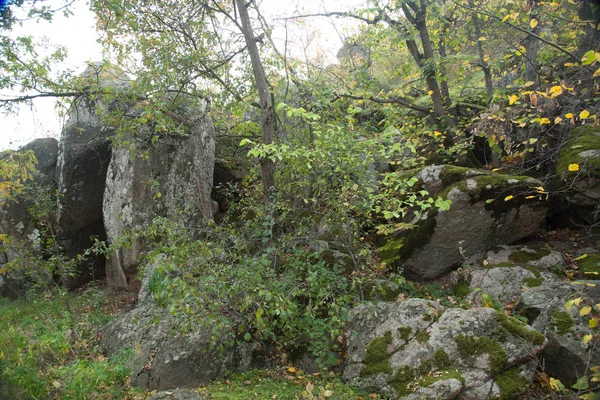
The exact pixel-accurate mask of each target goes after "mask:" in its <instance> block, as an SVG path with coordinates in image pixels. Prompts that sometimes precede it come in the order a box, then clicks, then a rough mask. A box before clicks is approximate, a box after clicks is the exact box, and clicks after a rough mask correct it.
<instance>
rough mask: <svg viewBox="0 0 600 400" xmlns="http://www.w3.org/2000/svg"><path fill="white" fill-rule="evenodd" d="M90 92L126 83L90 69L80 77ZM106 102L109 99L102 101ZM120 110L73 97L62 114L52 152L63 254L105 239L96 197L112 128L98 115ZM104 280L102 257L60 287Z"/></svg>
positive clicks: (107, 71) (118, 74)
mask: <svg viewBox="0 0 600 400" xmlns="http://www.w3.org/2000/svg"><path fill="white" fill-rule="evenodd" d="M82 79H85V80H86V82H88V83H89V84H90V85H93V87H94V88H102V89H103V90H106V91H109V92H118V91H122V90H126V89H127V87H128V85H127V80H126V78H125V77H124V74H123V73H122V72H120V71H118V70H115V69H111V68H105V67H103V66H102V65H99V64H95V65H90V66H89V67H88V68H87V69H86V71H85V72H84V73H83V76H82ZM107 98H113V97H112V96H111V97H107ZM120 106H122V105H121V104H120V103H119V102H118V101H117V100H104V97H102V96H99V98H92V97H91V96H82V97H80V98H78V99H77V100H76V101H75V103H74V104H73V106H72V107H71V109H70V110H69V112H68V115H67V122H66V123H65V126H64V128H63V132H62V135H61V140H60V145H59V150H58V166H57V172H56V181H57V184H58V193H59V197H58V212H57V225H58V229H57V233H58V237H59V243H60V244H61V246H62V247H63V248H64V249H65V252H66V254H67V255H68V256H71V257H75V256H77V255H78V254H82V253H83V252H84V251H85V249H87V248H89V247H90V246H91V245H92V244H93V240H92V239H91V237H92V236H94V237H97V238H99V239H100V240H104V239H105V233H104V224H103V222H102V199H103V195H104V185H105V181H106V171H107V169H108V164H109V162H110V157H111V148H110V137H111V136H112V135H113V134H114V129H112V128H110V127H108V126H107V124H106V123H105V122H104V121H103V120H102V112H103V111H104V110H106V109H109V110H110V109H115V108H117V107H120ZM103 276H104V258H103V257H98V258H95V259H90V260H89V261H88V262H85V263H82V264H81V265H80V267H79V270H78V271H77V272H76V276H74V277H72V278H71V279H68V280H67V281H66V282H65V283H66V285H67V286H68V287H71V288H74V287H78V286H80V285H81V284H83V283H85V282H87V281H90V280H93V279H98V278H101V277H103Z"/></svg>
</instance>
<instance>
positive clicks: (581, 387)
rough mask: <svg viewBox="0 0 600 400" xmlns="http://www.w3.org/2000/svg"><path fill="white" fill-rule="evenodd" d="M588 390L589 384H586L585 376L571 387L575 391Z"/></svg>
mask: <svg viewBox="0 0 600 400" xmlns="http://www.w3.org/2000/svg"><path fill="white" fill-rule="evenodd" d="M588 388H589V384H588V380H587V376H582V377H581V378H579V379H578V380H577V382H575V384H574V385H573V389H577V390H587V389H588Z"/></svg>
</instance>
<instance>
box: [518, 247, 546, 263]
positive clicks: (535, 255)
mask: <svg viewBox="0 0 600 400" xmlns="http://www.w3.org/2000/svg"><path fill="white" fill-rule="evenodd" d="M550 253H551V251H550V250H548V249H535V250H532V251H526V250H521V251H516V252H514V253H512V254H511V255H509V256H508V259H509V260H510V261H511V262H513V263H516V264H528V263H530V262H532V261H537V260H540V259H542V258H544V257H546V256H547V255H549V254H550Z"/></svg>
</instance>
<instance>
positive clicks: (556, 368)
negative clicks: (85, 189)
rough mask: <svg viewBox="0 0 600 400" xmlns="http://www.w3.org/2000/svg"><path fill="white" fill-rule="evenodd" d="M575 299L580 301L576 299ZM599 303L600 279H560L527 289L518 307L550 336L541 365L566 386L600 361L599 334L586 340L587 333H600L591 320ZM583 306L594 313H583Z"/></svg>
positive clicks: (519, 310) (594, 316) (517, 309)
mask: <svg viewBox="0 0 600 400" xmlns="http://www.w3.org/2000/svg"><path fill="white" fill-rule="evenodd" d="M575 299H579V300H577V301H576V302H573V300H575ZM568 302H570V304H568ZM598 303H600V281H585V283H581V282H556V283H549V284H543V285H541V286H539V287H535V288H532V289H529V290H527V291H526V292H524V293H523V294H522V296H521V300H520V303H519V304H518V305H517V307H516V311H517V313H518V314H519V315H522V316H524V317H526V318H527V319H528V321H529V324H530V325H531V326H532V327H534V328H535V329H537V330H539V331H540V332H542V333H543V334H544V335H545V336H546V337H547V338H548V341H549V342H548V345H547V346H546V348H545V349H544V351H543V352H542V354H541V359H540V362H541V365H543V366H544V367H545V372H546V373H547V374H548V375H549V376H551V377H553V378H557V379H559V380H560V381H561V382H562V383H563V384H565V385H572V384H574V383H575V382H577V379H578V378H579V377H581V376H583V375H584V374H586V373H589V367H593V366H595V365H597V364H598V360H600V348H599V347H598V339H597V336H596V338H595V339H592V340H591V341H590V342H589V343H588V344H584V343H583V337H584V336H585V335H594V334H596V335H597V332H594V331H593V330H592V329H591V328H590V327H589V321H590V319H592V318H598V316H599V315H600V314H599V311H600V310H598V308H597V306H596V304H598ZM583 307H591V309H590V312H589V313H584V314H585V315H581V314H580V311H581V309H582V308H583Z"/></svg>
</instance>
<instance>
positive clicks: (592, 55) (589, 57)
mask: <svg viewBox="0 0 600 400" xmlns="http://www.w3.org/2000/svg"><path fill="white" fill-rule="evenodd" d="M594 61H596V52H595V51H594V50H590V51H588V52H587V53H585V54H584V55H583V57H582V58H581V63H582V64H583V65H590V64H591V63H593V62H594Z"/></svg>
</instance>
